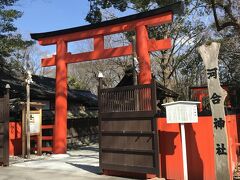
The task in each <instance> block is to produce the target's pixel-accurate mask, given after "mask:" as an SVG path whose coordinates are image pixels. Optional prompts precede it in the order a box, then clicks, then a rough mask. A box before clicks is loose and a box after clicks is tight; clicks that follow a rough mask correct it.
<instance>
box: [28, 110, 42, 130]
mask: <svg viewBox="0 0 240 180" xmlns="http://www.w3.org/2000/svg"><path fill="white" fill-rule="evenodd" d="M40 130H41V116H40V113H36V112H30V133H31V134H38V133H40Z"/></svg>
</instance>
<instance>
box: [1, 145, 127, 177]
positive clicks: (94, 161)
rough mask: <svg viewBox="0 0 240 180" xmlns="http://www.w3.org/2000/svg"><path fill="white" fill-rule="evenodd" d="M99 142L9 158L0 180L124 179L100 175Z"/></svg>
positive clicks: (2, 169)
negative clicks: (72, 148) (70, 148)
mask: <svg viewBox="0 0 240 180" xmlns="http://www.w3.org/2000/svg"><path fill="white" fill-rule="evenodd" d="M100 174H101V170H100V168H99V159H98V145H91V146H87V147H82V148H80V149H79V150H71V151H68V152H67V154H60V155H50V154H43V155H42V156H36V155H31V159H30V160H27V159H23V158H21V157H15V156H14V157H11V158H10V166H9V167H0V180H40V179H51V180H55V179H56V180H72V179H73V180H75V179H78V180H80V179H88V180H91V179H92V180H95V179H106V180H107V179H113V180H114V179H119V180H121V179H122V180H124V179H126V178H120V177H112V176H104V175H100Z"/></svg>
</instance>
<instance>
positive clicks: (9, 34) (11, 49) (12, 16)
mask: <svg viewBox="0 0 240 180" xmlns="http://www.w3.org/2000/svg"><path fill="white" fill-rule="evenodd" d="M17 1H18V0H1V1H0V69H1V70H12V69H14V68H15V69H16V68H22V67H23V65H22V64H21V63H19V61H18V56H19V54H18V52H19V50H23V49H26V48H28V47H29V46H31V45H33V41H24V40H23V39H22V36H21V35H20V34H18V33H17V32H16V31H17V28H16V27H15V26H14V20H16V19H18V18H20V17H21V16H22V12H20V11H17V10H15V9H12V8H11V7H12V6H13V5H14V4H15V3H16V2H17Z"/></svg>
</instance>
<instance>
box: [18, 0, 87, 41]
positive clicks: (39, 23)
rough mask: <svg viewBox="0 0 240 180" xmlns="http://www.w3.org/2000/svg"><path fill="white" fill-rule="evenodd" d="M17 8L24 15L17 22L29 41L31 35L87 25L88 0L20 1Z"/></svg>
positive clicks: (20, 30)
mask: <svg viewBox="0 0 240 180" xmlns="http://www.w3.org/2000/svg"><path fill="white" fill-rule="evenodd" d="M15 8H16V9H18V10H20V11H22V12H23V13H24V14H23V16H22V17H21V18H19V19H18V20H17V21H15V24H16V26H17V27H18V31H19V32H20V33H21V34H23V36H24V37H25V38H27V39H29V38H30V35H29V34H30V33H36V32H46V31H53V30H58V29H64V28H70V27H75V26H81V25H84V24H87V22H86V21H85V20H84V18H85V16H86V14H87V12H88V10H89V2H88V0H69V1H66V0H19V1H18V2H17V4H16V5H15Z"/></svg>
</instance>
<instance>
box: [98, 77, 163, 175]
mask: <svg viewBox="0 0 240 180" xmlns="http://www.w3.org/2000/svg"><path fill="white" fill-rule="evenodd" d="M142 88H148V89H149V90H150V92H151V94H147V95H150V96H149V98H150V99H151V109H149V110H148V111H125V112H112V111H114V110H112V109H111V108H110V109H109V111H110V112H106V111H103V103H104V99H103V97H104V96H103V94H104V93H105V94H106V93H112V92H113V93H114V92H123V94H124V93H125V94H128V91H129V90H136V89H142ZM98 92H99V159H100V163H99V164H100V168H101V169H102V170H104V169H106V170H114V171H126V172H135V173H146V174H156V175H157V176H158V177H160V176H161V174H160V167H159V166H160V165H159V147H158V146H159V143H158V132H157V121H156V117H155V116H156V82H155V80H153V81H152V83H151V84H145V85H136V86H126V87H119V88H111V89H102V83H101V79H100V85H99V89H98ZM128 97H129V96H125V98H128ZM134 97H140V99H139V102H140V103H141V102H142V99H141V98H144V96H134ZM111 98H113V101H114V102H115V103H116V104H118V103H119V102H118V101H120V100H119V99H118V97H116V99H114V97H113V96H112V97H111ZM120 103H122V102H120ZM125 110H126V108H125ZM145 140H147V141H148V142H147V141H145ZM123 159H125V160H123ZM145 164H146V166H145Z"/></svg>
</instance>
